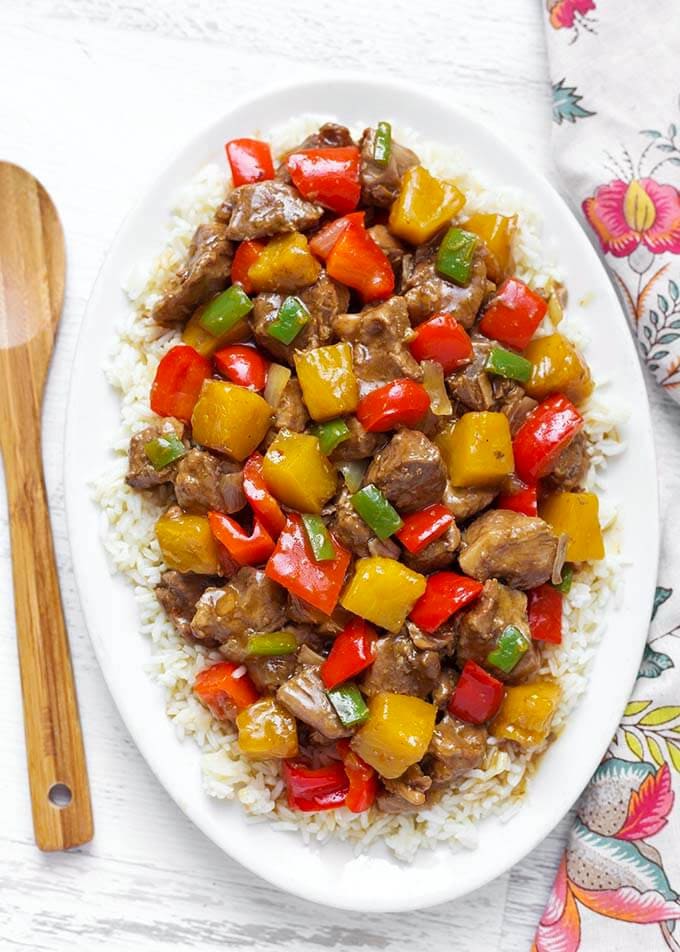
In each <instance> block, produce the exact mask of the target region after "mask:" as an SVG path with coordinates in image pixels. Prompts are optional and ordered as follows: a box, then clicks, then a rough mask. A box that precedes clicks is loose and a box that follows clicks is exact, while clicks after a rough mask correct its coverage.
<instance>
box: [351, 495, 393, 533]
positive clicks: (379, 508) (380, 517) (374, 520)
mask: <svg viewBox="0 0 680 952" xmlns="http://www.w3.org/2000/svg"><path fill="white" fill-rule="evenodd" d="M350 498H351V502H352V505H353V506H354V508H355V509H356V511H357V512H358V513H359V515H360V516H361V518H362V519H363V520H364V522H365V523H366V525H368V526H370V528H371V529H372V530H373V531H374V532H375V534H376V535H377V537H378V538H379V539H387V538H389V537H390V536H391V535H392V534H393V533H394V532H397V530H399V529H401V527H402V526H403V525H404V522H403V520H402V518H401V516H400V515H399V513H398V512H397V510H396V509H395V508H394V506H393V505H392V504H391V503H390V502H388V500H387V499H385V497H384V496H383V494H382V493H381V492H380V490H379V489H378V487H377V486H374V485H373V483H369V485H368V486H364V488H363V489H360V490H359V492H356V493H354V495H353V496H351V497H350Z"/></svg>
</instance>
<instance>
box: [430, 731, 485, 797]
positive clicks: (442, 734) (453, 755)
mask: <svg viewBox="0 0 680 952" xmlns="http://www.w3.org/2000/svg"><path fill="white" fill-rule="evenodd" d="M486 738H487V732H486V728H484V727H475V726H474V725H472V724H466V723H465V722H464V721H461V720H459V719H458V718H457V717H453V716H452V715H450V714H445V715H444V717H443V718H442V719H441V721H440V722H439V723H438V724H437V726H436V727H435V729H434V733H433V735H432V740H431V741H430V746H429V748H428V754H429V756H428V758H427V760H426V767H427V772H428V774H429V775H430V776H431V778H432V781H433V783H435V784H443V783H446V784H448V783H458V782H460V781H461V780H463V778H464V777H465V775H466V774H467V773H469V772H470V771H471V770H475V769H476V768H477V767H480V766H481V765H482V762H483V760H484V754H485V752H486Z"/></svg>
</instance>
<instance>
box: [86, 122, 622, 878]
mask: <svg viewBox="0 0 680 952" xmlns="http://www.w3.org/2000/svg"><path fill="white" fill-rule="evenodd" d="M318 124H319V119H318V117H317V118H314V117H303V118H300V119H296V120H292V121H290V122H288V123H286V124H285V125H282V126H280V127H278V128H276V129H274V130H272V132H271V133H270V134H269V135H268V136H267V138H268V139H269V141H270V142H271V143H272V145H273V149H274V151H275V153H277V154H280V153H281V152H283V151H285V150H286V149H288V148H292V147H293V146H294V145H295V144H296V143H297V142H299V141H300V140H301V139H302V138H303V137H304V136H305V135H306V134H307V133H308V132H309V131H311V130H312V129H313V128H316V127H317V126H318ZM355 131H357V132H358V131H360V130H355ZM395 134H396V136H397V137H398V139H399V141H401V142H403V143H404V144H405V145H408V146H410V147H411V148H413V149H414V150H416V151H417V153H418V154H419V155H420V157H421V159H422V161H423V164H424V165H425V166H426V167H427V168H429V169H430V170H431V171H432V172H433V173H435V174H437V175H441V176H444V177H447V178H449V179H452V180H454V181H455V182H456V183H457V184H459V185H460V187H461V188H462V190H463V191H464V192H465V194H466V196H467V204H466V208H465V211H466V213H467V212H469V211H472V210H490V211H491V210H493V211H499V212H502V213H504V214H517V215H518V220H519V229H518V233H517V236H516V238H515V240H514V246H513V252H514V257H515V260H516V264H517V273H518V275H519V276H520V277H522V278H523V279H524V280H525V281H527V283H529V284H530V285H531V286H533V287H542V286H543V285H545V283H546V281H547V280H548V279H549V278H551V277H552V278H555V279H557V280H559V278H560V277H561V275H560V273H559V270H558V268H557V266H556V264H555V263H554V262H552V261H549V260H546V258H545V256H544V251H543V248H542V240H541V219H540V215H539V214H538V213H537V211H536V209H535V208H534V207H533V206H532V204H531V202H529V201H528V200H527V197H526V196H525V195H523V194H521V193H520V192H519V191H518V190H517V189H514V188H504V187H501V188H498V187H494V188H489V187H487V185H486V184H485V183H484V182H482V181H481V180H480V179H479V178H478V177H477V175H476V174H475V173H474V172H473V170H472V168H471V167H470V165H469V162H468V161H467V160H466V159H465V157H464V156H463V155H462V154H461V153H460V152H459V151H458V150H456V149H451V148H443V147H441V146H438V145H437V144H436V143H431V142H424V141H422V140H420V138H419V137H418V136H417V135H416V134H415V133H413V132H412V131H410V130H407V129H401V130H400V129H396V130H395ZM229 187H230V182H229V179H228V176H227V174H226V171H224V170H222V169H221V168H218V167H217V166H216V165H208V166H206V167H205V168H203V169H201V171H200V172H198V173H197V174H196V176H195V177H194V178H193V179H192V181H191V182H189V183H188V184H187V185H186V186H185V187H184V188H183V189H181V191H180V192H179V193H178V194H177V196H176V198H175V202H174V208H173V213H172V216H171V219H170V221H169V223H168V231H167V236H166V244H165V246H164V248H163V249H162V251H161V252H160V254H159V255H158V257H156V258H155V259H153V260H150V261H148V262H144V263H142V264H140V266H139V267H138V268H136V269H135V272H134V273H133V274H132V275H130V278H129V281H128V283H127V286H126V290H127V292H128V295H129V298H130V301H131V302H132V305H133V306H132V307H131V308H130V313H129V315H128V317H127V319H126V320H125V321H124V323H123V324H122V326H121V327H120V328H119V329H118V334H117V337H116V339H115V345H114V347H113V352H112V357H111V360H110V362H109V363H108V365H107V368H106V373H107V375H108V378H109V380H110V381H111V383H112V385H113V386H114V387H115V388H116V390H118V392H119V393H120V396H121V426H120V430H119V431H118V433H117V435H116V438H115V444H114V449H115V452H116V456H117V459H116V462H115V464H114V465H113V466H112V468H111V470H110V471H109V472H107V473H106V474H105V475H104V476H103V477H102V478H101V479H100V480H98V481H97V483H96V486H95V496H96V499H97V501H98V503H99V505H100V506H101V508H102V510H103V523H102V532H103V540H104V544H105V546H106V548H107V550H108V552H109V554H110V557H111V559H112V561H113V563H114V565H115V567H116V569H118V570H119V571H120V572H123V573H124V574H125V575H127V576H128V577H129V578H130V580H131V581H132V583H133V585H134V590H135V596H136V599H137V603H138V605H139V612H140V618H141V632H142V635H143V636H145V637H147V638H148V639H149V641H150V661H149V664H148V671H149V674H150V675H151V677H152V678H153V679H154V680H156V681H157V682H160V683H161V684H163V685H164V687H165V689H166V692H167V703H166V711H167V714H168V717H170V718H171V720H172V721H173V723H174V726H175V729H176V731H177V734H178V736H179V737H180V738H184V737H185V736H192V737H193V738H194V741H195V742H196V744H197V745H198V747H199V749H200V768H201V770H202V773H203V781H204V788H205V791H206V793H207V794H208V795H209V796H212V797H217V798H221V799H228V800H238V801H240V803H241V804H242V805H243V808H244V809H245V810H246V812H247V813H248V814H249V815H250V816H251V817H252V818H253V819H262V818H264V817H269V818H270V820H271V822H272V823H273V824H274V825H275V826H276V827H277V828H279V829H282V830H299V831H300V833H301V834H302V836H303V837H304V839H305V840H306V841H307V840H312V839H313V840H318V841H323V840H326V839H327V838H329V837H331V836H335V837H339V838H341V839H344V840H350V841H351V842H352V843H353V844H355V847H356V849H357V851H360V850H364V849H366V848H367V847H369V846H370V844H371V843H372V842H373V841H375V840H377V839H381V840H384V842H385V843H386V844H387V846H388V847H390V848H391V849H392V850H393V851H394V853H395V854H396V855H397V856H398V857H399V858H400V859H402V860H407V861H408V860H411V859H412V858H413V856H414V855H415V853H416V851H417V850H418V849H419V848H420V847H433V846H435V845H436V844H437V843H439V842H447V843H449V844H451V845H459V846H465V847H474V846H475V844H476V839H477V832H476V827H477V823H478V821H479V820H480V819H481V818H482V817H484V816H486V815H488V814H491V813H500V814H502V815H503V816H504V817H505V816H509V815H510V814H511V813H512V812H514V810H515V809H516V808H517V806H518V802H519V800H518V797H519V794H520V793H521V791H522V790H523V789H524V787H525V783H524V781H525V780H526V779H527V778H528V776H529V774H530V772H531V765H532V760H535V754H536V753H537V752H536V751H532V752H529V753H527V752H523V753H521V752H517V751H506V750H502V749H501V748H499V747H496V746H490V747H489V749H488V754H487V757H486V760H485V762H484V764H483V766H482V767H481V768H480V769H478V770H473V771H471V772H470V774H469V775H468V776H467V778H466V779H465V780H464V782H463V783H462V784H461V785H460V786H459V787H458V788H457V789H455V790H453V791H452V792H450V793H448V794H446V795H445V796H444V797H443V798H442V799H441V800H440V801H439V802H438V803H437V804H436V805H435V806H433V807H432V808H430V809H427V810H423V811H422V812H420V813H419V814H417V815H410V816H391V815H385V814H380V813H379V812H378V811H376V810H375V809H374V810H372V811H370V812H369V813H364V814H360V815H355V814H352V813H350V812H349V811H347V810H345V809H341V810H336V811H328V812H323V813H318V814H299V813H295V812H293V811H291V810H290V809H289V808H288V807H287V805H286V803H285V798H281V794H282V790H283V785H282V782H281V780H280V777H279V769H278V766H277V765H276V764H271V763H253V762H250V761H248V760H247V759H246V758H243V757H241V756H240V754H239V751H238V747H237V745H236V743H235V733H234V731H233V730H232V729H231V728H230V726H229V725H225V724H223V723H218V722H217V721H216V720H214V719H213V718H212V717H211V715H210V713H209V712H208V711H207V710H206V709H205V708H204V707H203V706H202V705H201V704H200V703H199V702H198V701H197V700H196V699H195V698H194V697H193V695H192V693H191V684H192V682H193V679H194V677H195V675H196V673H197V672H198V671H199V670H201V668H203V667H205V666H206V664H208V663H211V661H213V660H219V659H220V655H219V654H216V653H214V652H213V653H211V652H210V651H208V650H206V649H204V648H202V647H200V646H198V645H195V644H189V643H187V642H185V641H184V639H182V638H181V637H180V635H179V634H178V633H177V631H176V630H175V628H174V626H173V624H172V623H171V622H170V621H169V620H168V619H167V617H166V615H165V613H164V612H163V610H162V609H161V608H160V606H159V604H158V602H157V600H156V597H155V594H154V586H155V585H156V584H157V583H158V581H159V579H160V575H161V573H162V571H163V569H164V566H163V564H162V561H161V556H160V551H159V548H158V544H157V541H156V538H155V535H154V524H155V522H156V519H157V518H158V516H159V515H160V513H161V512H162V511H163V510H164V508H165V507H166V505H167V499H168V491H167V490H165V489H160V490H158V491H156V492H144V493H142V492H137V491H135V490H133V489H130V488H129V487H128V486H127V485H126V484H125V481H124V477H125V472H126V467H127V455H126V454H127V447H128V443H129V440H130V436H131V435H132V434H133V433H134V432H135V431H137V430H139V429H141V428H142V427H144V426H145V425H146V424H147V423H148V421H149V420H150V419H152V417H153V414H152V413H151V411H150V410H149V406H148V398H149V387H150V385H151V381H152V379H153V376H154V373H155V370H156V366H157V363H158V361H159V359H160V358H161V357H162V355H163V354H164V353H165V351H166V350H168V348H170V347H172V346H173V345H174V344H175V343H176V342H177V336H178V335H177V332H176V331H174V330H165V329H163V328H161V327H159V326H158V325H156V324H154V323H153V322H152V321H151V320H150V319H149V317H148V316H147V315H148V313H149V311H150V309H151V308H152V307H153V305H154V304H155V302H156V301H157V300H158V298H159V296H160V294H161V293H162V290H163V287H164V286H165V284H166V282H167V280H168V279H169V277H170V276H171V275H172V274H173V273H174V272H175V271H176V270H177V268H178V267H179V266H180V264H181V263H182V261H183V260H184V258H185V256H186V252H187V248H188V246H189V243H190V240H191V237H192V235H193V232H194V230H195V228H196V226H197V225H199V224H200V223H201V222H204V221H207V220H209V219H210V218H211V216H212V214H213V212H214V210H215V208H216V207H217V205H218V204H219V203H220V202H221V201H222V199H223V197H224V194H225V191H226V190H227V189H228V188H229ZM545 330H550V327H549V322H548V323H546V327H545ZM560 331H561V332H562V333H567V334H569V335H570V336H572V337H573V338H574V339H576V340H581V341H582V340H583V339H584V333H583V329H582V328H581V327H579V326H577V323H576V321H575V320H574V319H573V318H572V317H571V316H570V315H569V313H567V315H566V316H565V319H564V320H563V322H562V323H561V324H560ZM602 389H603V388H602V387H599V386H598V387H597V388H596V390H595V393H594V395H593V397H591V399H590V400H589V402H588V405H587V407H586V409H585V411H584V413H585V418H586V432H587V434H588V436H589V439H590V441H591V444H592V446H591V454H592V462H593V465H592V467H591V474H590V485H589V488H591V489H593V490H594V491H596V492H599V491H600V488H601V487H600V479H601V476H602V473H603V470H604V467H605V466H606V463H607V459H608V458H609V457H610V456H612V455H615V454H617V453H619V452H621V450H622V448H623V447H622V443H621V442H620V440H619V437H618V433H617V420H616V419H614V418H613V417H612V410H611V408H610V407H609V406H608V404H607V401H606V399H605V398H604V395H601V391H602ZM600 505H601V516H602V520H603V524H604V526H605V528H606V539H607V553H608V554H607V558H606V559H604V560H603V561H601V562H597V563H594V564H593V565H589V566H586V567H584V568H583V569H582V570H581V571H580V572H579V574H578V576H577V578H576V579H575V581H574V584H573V586H572V589H571V592H570V593H569V595H568V596H567V597H566V598H565V624H564V629H565V631H564V638H563V643H562V644H561V645H560V646H547V647H546V648H544V659H545V660H544V664H543V668H542V672H543V673H545V674H550V675H552V676H553V677H555V678H556V679H557V680H558V681H559V683H560V686H561V688H562V699H561V702H560V706H559V709H558V711H557V715H556V718H555V722H554V723H555V729H556V730H557V731H559V728H560V726H561V725H562V724H563V723H564V722H565V720H566V719H567V717H568V716H569V713H570V711H571V710H573V708H574V705H575V704H576V703H577V701H578V699H579V697H580V696H581V694H582V693H583V691H584V688H585V685H586V680H587V669H588V665H589V663H590V660H591V658H592V656H593V653H594V651H595V649H596V647H597V644H598V642H599V639H600V636H601V633H602V620H603V619H604V618H605V614H606V613H605V611H604V609H605V607H606V605H607V604H608V603H609V601H610V599H611V598H612V597H613V596H614V594H615V579H616V578H617V575H618V556H617V544H616V531H615V526H614V523H615V510H614V509H613V507H612V505H611V503H610V502H609V501H608V500H607V499H606V498H601V503H600Z"/></svg>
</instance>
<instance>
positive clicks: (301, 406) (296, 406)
mask: <svg viewBox="0 0 680 952" xmlns="http://www.w3.org/2000/svg"><path fill="white" fill-rule="evenodd" d="M308 423H309V414H308V413H307V407H306V406H305V401H304V400H303V399H302V388H301V387H300V384H299V383H298V382H297V380H296V379H295V377H291V378H290V380H289V381H288V383H287V384H286V386H285V387H284V390H283V393H282V394H281V399H280V400H279V405H278V407H277V408H276V413H275V414H274V426H275V428H276V429H277V430H292V431H293V433H302V431H303V430H304V428H305V427H306V426H307V424H308Z"/></svg>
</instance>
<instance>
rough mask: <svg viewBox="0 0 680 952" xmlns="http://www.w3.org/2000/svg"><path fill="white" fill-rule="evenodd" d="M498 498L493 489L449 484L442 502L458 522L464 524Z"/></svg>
mask: <svg viewBox="0 0 680 952" xmlns="http://www.w3.org/2000/svg"><path fill="white" fill-rule="evenodd" d="M495 496H496V492H495V490H493V489H478V488H475V487H474V486H452V485H451V484H450V483H447V485H446V489H445V490H444V498H443V499H442V502H443V503H444V505H445V506H446V508H447V509H448V510H449V511H450V512H451V513H452V514H453V517H454V519H456V520H457V521H458V522H464V521H465V520H466V519H470V518H471V517H472V516H475V515H476V514H477V513H478V512H481V511H482V509H486V507H487V506H490V505H491V503H492V502H493V500H494V498H495Z"/></svg>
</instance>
